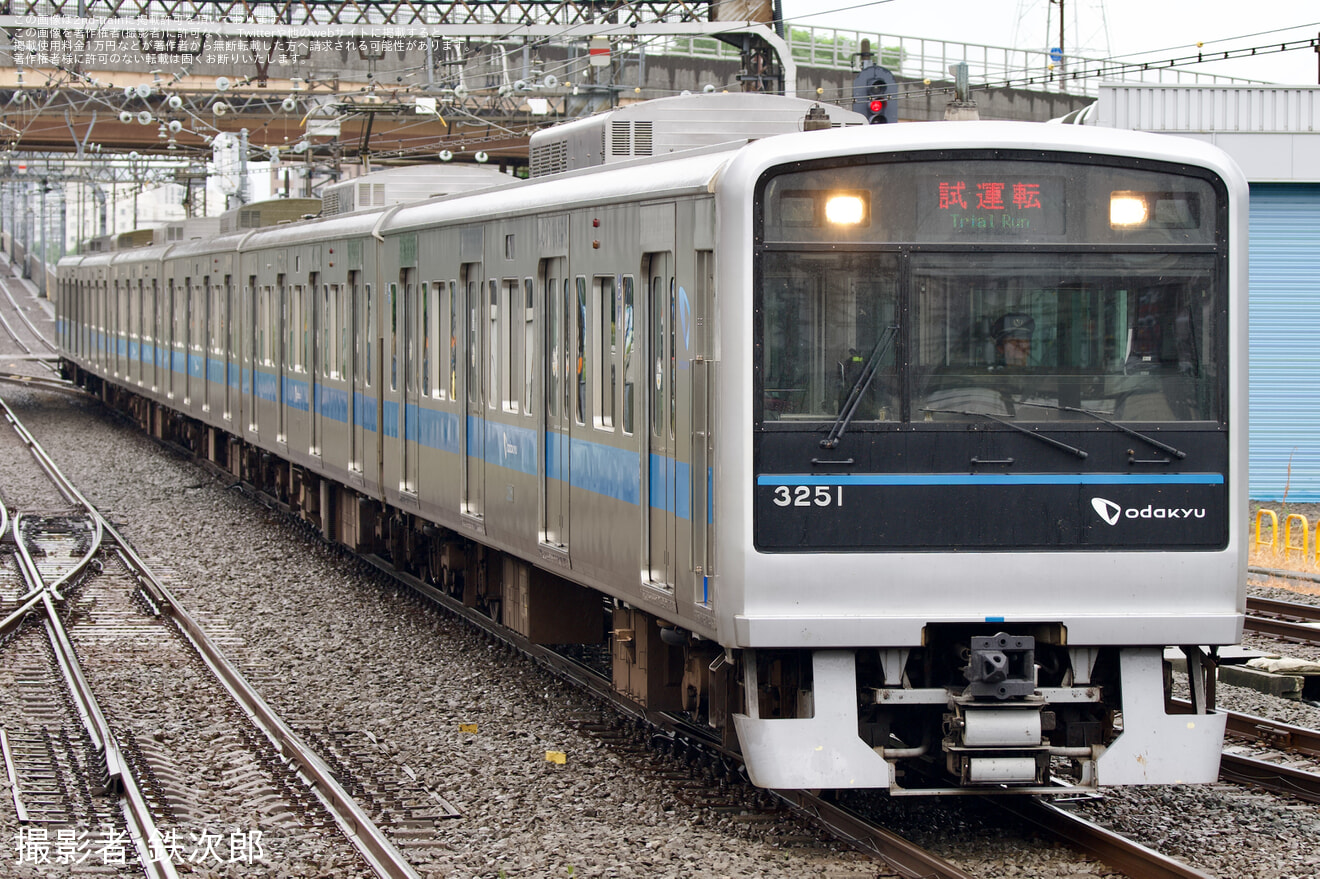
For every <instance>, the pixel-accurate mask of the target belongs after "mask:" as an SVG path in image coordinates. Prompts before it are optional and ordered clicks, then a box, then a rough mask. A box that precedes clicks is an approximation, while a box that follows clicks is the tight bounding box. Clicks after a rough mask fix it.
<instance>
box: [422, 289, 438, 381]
mask: <svg viewBox="0 0 1320 879" xmlns="http://www.w3.org/2000/svg"><path fill="white" fill-rule="evenodd" d="M438 287H439V285H438V284H429V283H427V282H425V281H423V282H422V393H423V394H425V395H426V396H428V397H429V396H431V389H432V388H434V387H435V384H436V383H435V377H434V376H433V375H432V373H431V369H432V367H433V366H434V365H435V358H434V357H432V351H433V350H434V349H435V347H436V345H437V339H438V335H439V334H438V333H437V328H436V324H437V323H438V322H439V316H438V315H437V314H436V310H435V305H434V303H433V302H431V297H432V295H433V294H434V291H435V290H436V289H437V288H438Z"/></svg>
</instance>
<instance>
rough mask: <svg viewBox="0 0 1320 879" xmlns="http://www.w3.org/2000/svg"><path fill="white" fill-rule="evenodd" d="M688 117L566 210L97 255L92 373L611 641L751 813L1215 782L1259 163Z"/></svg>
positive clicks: (624, 115)
mask: <svg viewBox="0 0 1320 879" xmlns="http://www.w3.org/2000/svg"><path fill="white" fill-rule="evenodd" d="M708 99H709V100H708ZM667 100H673V101H675V103H670V104H665V105H664V107H662V108H660V109H664V111H665V112H664V113H661V112H660V109H655V110H648V109H646V108H639V107H633V108H628V109H627V110H626V111H615V112H616V114H618V115H611V114H603V115H602V116H600V117H593V119H592V120H587V121H583V122H577V123H573V125H574V126H576V127H575V128H571V129H570V130H569V131H568V133H567V134H562V133H558V132H557V131H556V129H553V128H552V129H547V130H546V131H544V132H541V133H539V134H538V135H537V137H536V138H534V139H533V143H532V155H533V159H534V161H533V167H540V168H541V169H542V171H541V172H539V173H538V174H536V175H534V176H533V177H532V178H531V179H529V180H526V181H517V180H512V179H508V178H505V180H504V181H496V183H495V185H493V186H492V185H490V181H487V180H482V181H479V182H476V183H474V184H473V187H474V188H470V189H468V190H466V191H460V190H461V187H460V189H458V190H454V191H451V192H450V193H449V194H446V195H442V196H437V197H432V198H424V199H418V200H413V201H400V202H397V203H394V204H389V205H384V206H379V205H378V206H373V207H369V208H363V207H361V206H360V205H359V206H358V208H357V209H355V210H351V211H349V212H346V213H340V214H335V215H322V216H319V217H316V218H312V219H304V220H296V221H293V222H286V223H282V224H279V225H275V226H268V227H264V228H247V229H243V228H240V229H237V230H236V231H234V232H231V233H228V234H221V235H219V236H215V235H211V236H207V237H205V238H203V239H197V240H189V241H175V242H170V243H165V244H158V245H153V246H146V247H139V248H133V249H126V250H120V251H114V252H106V253H92V254H87V255H83V256H71V257H68V258H65V259H64V260H62V261H61V262H60V264H59V266H58V285H57V291H56V298H57V323H58V335H59V344H60V346H61V349H62V360H63V364H64V368H65V370H66V372H67V374H68V375H69V376H70V377H71V378H72V379H74V380H75V381H77V382H78V383H80V384H81V385H83V386H85V387H86V388H88V389H89V390H91V391H93V392H95V393H97V394H99V395H100V396H101V397H102V398H103V399H104V400H105V401H106V402H107V403H109V404H111V405H113V406H117V407H119V408H121V409H123V410H125V411H127V412H129V413H131V414H132V415H133V417H135V418H136V419H137V420H138V421H139V423H140V424H141V425H142V427H143V428H144V429H146V430H148V431H150V432H151V433H152V434H153V435H155V436H158V437H161V438H164V439H168V440H170V441H173V442H176V443H178V444H181V445H184V446H186V447H188V448H190V449H192V450H193V451H194V452H195V453H196V454H198V455H199V456H202V457H205V458H207V459H209V460H211V461H213V462H215V463H216V464H217V465H218V466H220V467H223V468H225V469H227V470H228V471H230V472H231V473H232V474H233V475H234V476H235V477H237V478H239V479H242V480H244V481H246V482H250V483H251V484H253V485H257V486H259V487H261V488H262V489H263V490H265V491H267V492H269V493H270V494H271V495H273V496H274V497H276V498H278V499H279V500H280V502H281V503H284V504H286V505H287V507H288V509H289V510H290V511H291V512H292V513H294V514H295V515H298V516H300V517H302V518H304V519H305V520H307V521H308V522H309V523H311V525H313V526H315V527H317V528H319V529H320V530H321V532H322V533H323V534H324V535H325V536H326V537H327V538H328V539H330V540H334V541H338V542H340V543H343V544H345V545H347V546H349V547H350V548H352V549H354V550H356V551H358V552H363V553H374V554H376V555H379V556H381V557H383V558H386V559H389V560H390V562H391V563H392V564H393V565H395V566H396V567H397V568H399V569H400V570H403V571H406V572H410V573H411V574H413V575H414V576H416V577H419V578H421V579H422V580H424V581H426V582H427V583H429V584H433V585H434V587H435V588H437V589H442V590H445V591H447V592H448V593H449V594H451V595H453V596H454V597H455V598H456V599H460V600H462V601H463V602H464V603H465V604H467V605H469V606H471V607H475V608H478V609H480V610H481V611H483V612H485V613H488V614H489V615H490V616H491V617H492V618H493V619H495V620H496V621H498V622H500V623H502V624H503V625H505V626H507V627H508V628H509V629H511V630H512V631H513V632H514V633H516V634H517V635H519V636H521V637H523V638H526V639H528V640H529V641H531V642H533V643H538V644H557V645H559V644H562V645H595V646H596V649H597V651H598V652H599V654H600V655H601V656H603V657H605V658H606V661H607V662H608V664H609V666H610V670H609V674H610V675H611V678H612V682H613V687H614V688H615V690H617V691H618V692H619V693H620V694H623V695H624V696H627V697H628V698H629V699H631V700H632V701H633V702H634V703H635V704H637V705H638V706H640V708H641V709H643V710H646V711H653V712H671V713H676V714H680V715H683V716H685V717H686V718H687V719H688V720H690V721H691V722H692V723H693V724H694V725H695V727H696V728H700V729H704V730H705V731H706V734H708V735H709V736H711V737H712V739H714V740H716V741H717V742H718V743H719V744H720V745H722V746H725V747H728V748H731V749H736V750H737V751H739V752H740V753H741V755H742V758H743V760H744V761H745V766H746V771H747V774H748V776H749V777H750V779H751V780H752V781H753V782H754V783H755V784H756V785H759V786H763V787H767V788H776V789H845V788H873V789H882V790H885V791H887V792H888V793H889V794H890V795H894V796H900V795H939V794H950V793H967V792H972V793H987V792H1001V793H1023V794H1027V793H1056V792H1059V791H1060V790H1077V789H1091V790H1094V789H1099V788H1105V787H1111V786H1122V785H1141V784H1171V783H1198V782H1211V781H1213V780H1214V779H1215V778H1216V777H1217V772H1218V763H1219V753H1220V750H1221V747H1222V739H1223V734H1224V730H1225V715H1224V713H1222V712H1221V711H1219V710H1217V709H1216V707H1215V698H1214V679H1215V674H1214V669H1215V665H1216V661H1217V657H1218V655H1219V651H1220V648H1222V647H1224V646H1226V645H1232V644H1236V643H1237V642H1238V641H1239V640H1240V636H1241V632H1242V624H1243V609H1244V597H1245V596H1244V591H1245V586H1244V583H1245V570H1246V548H1245V545H1244V544H1245V539H1246V531H1247V528H1246V525H1245V516H1246V509H1247V366H1248V364H1247V194H1248V193H1247V184H1246V181H1245V179H1244V177H1243V175H1242V173H1241V172H1240V171H1239V170H1238V169H1237V167H1236V166H1235V165H1234V163H1233V161H1232V160H1231V159H1230V158H1228V157H1227V156H1226V155H1225V154H1224V153H1222V152H1221V151H1219V150H1218V149H1216V148H1214V147H1213V146H1211V145H1208V144H1205V143H1201V142H1198V141H1195V140H1191V139H1185V138H1172V137H1167V136H1160V135H1153V134H1144V133H1139V132H1127V131H1115V130H1105V129H1100V128H1095V127H1080V126H1063V125H1048V124H1036V123H1013V122H930V123H912V124H900V125H883V126H882V125H857V124H854V122H855V119H853V118H852V116H853V115H855V114H848V113H846V111H838V108H833V110H832V111H831V113H833V115H830V114H826V113H823V112H822V111H821V109H820V107H818V106H815V105H813V104H812V102H810V101H798V100H797V99H793V98H778V99H774V100H776V101H778V103H776V104H774V105H773V108H774V110H775V113H777V114H778V117H777V118H779V122H778V123H776V124H777V125H779V127H778V128H775V127H774V126H771V129H772V130H769V131H766V132H762V133H758V132H759V131H760V127H761V126H762V124H763V122H764V120H766V119H768V118H769V117H770V116H772V115H774V114H769V113H766V112H764V111H765V110H766V108H767V107H770V106H772V105H768V104H761V103H757V102H756V101H752V100H751V98H750V97H748V96H740V97H738V98H737V99H734V98H732V97H728V96H719V95H710V96H692V97H691V98H684V99H682V100H679V99H667ZM721 100H722V101H724V103H719V101H721ZM699 101H706V103H702V104H701V106H702V107H705V108H706V110H704V111H702V112H704V113H705V114H706V115H704V116H702V115H701V113H696V111H695V110H693V108H694V107H696V106H697V103H698V102H699ZM712 101H713V102H714V103H712ZM786 102H791V103H786ZM654 103H656V104H662V103H663V102H654ZM711 108H713V109H711ZM689 110H692V111H693V113H696V115H691V114H689V113H688V111H689ZM835 111H837V112H835ZM648 113H649V114H650V115H648ZM822 116H829V118H828V119H825V120H824V121H822ZM787 117H792V119H791V125H790V126H789V127H790V128H791V129H792V130H789V131H787V133H779V132H784V130H785V129H784V125H783V124H782V121H783V118H787ZM692 118H695V119H697V120H698V122H699V123H700V124H697V123H691V122H690V120H691V119H692ZM712 119H717V120H719V122H720V123H721V124H720V125H712V124H710V121H711V120H712ZM813 120H814V123H815V124H813ZM721 125H722V126H723V128H721ZM740 126H741V127H740ZM662 130H663V136H662ZM729 131H735V132H738V133H737V134H735V135H734V136H737V138H738V139H737V140H731V139H730V136H729V134H728V132H729ZM762 134H763V135H764V136H762ZM703 139H704V140H703ZM721 141H723V142H721ZM662 144H668V145H667V146H664V147H663V148H661V145H662ZM1175 666H1176V667H1177V669H1178V673H1177V674H1175V673H1174V672H1173V669H1174V667H1175ZM437 673H443V670H437ZM1175 688H1177V689H1179V690H1185V692H1186V694H1187V696H1188V701H1187V702H1185V703H1184V702H1182V701H1175V700H1174V699H1172V694H1173V692H1174V690H1175Z"/></svg>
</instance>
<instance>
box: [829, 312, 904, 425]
mask: <svg viewBox="0 0 1320 879" xmlns="http://www.w3.org/2000/svg"><path fill="white" fill-rule="evenodd" d="M897 337H898V324H890V325H889V326H887V327H885V331H884V332H883V333H881V334H880V338H879V339H877V340H876V343H875V347H874V348H872V349H871V356H870V357H868V358H866V365H865V366H863V367H862V372H861V374H860V375H858V376H857V381H855V382H853V386H852V390H850V391H849V392H848V398H847V399H846V400H844V401H843V405H842V406H841V407H839V417H838V418H836V419H834V426H833V427H831V428H830V434H829V436H827V437H825V439H823V440H821V441H820V447H821V448H822V449H833V448H837V447H838V445H839V437H841V436H843V432H844V431H845V430H847V429H848V422H850V421H852V418H853V415H854V414H855V413H856V412H857V407H858V405H860V404H861V402H862V396H863V395H865V394H866V389H867V388H869V387H870V386H871V379H873V378H875V371H876V369H877V368H878V367H879V366H880V358H882V357H883V356H884V355H885V352H886V351H888V350H889V346H890V345H892V344H893V342H894V339H896V338H897Z"/></svg>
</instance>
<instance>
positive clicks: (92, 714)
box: [0, 399, 420, 879]
mask: <svg viewBox="0 0 1320 879" xmlns="http://www.w3.org/2000/svg"><path fill="white" fill-rule="evenodd" d="M0 408H2V409H3V410H4V413H5V417H6V419H8V420H9V422H10V424H11V426H12V427H13V428H14V430H15V431H17V432H18V434H19V436H20V438H22V440H23V442H24V444H25V445H27V446H28V448H29V450H30V451H31V452H32V454H33V455H34V457H36V459H37V461H38V463H39V464H40V466H41V467H42V469H43V470H45V471H46V473H47V474H48V475H49V476H50V478H51V479H52V481H53V482H54V483H55V484H56V486H57V488H58V490H59V491H60V493H61V494H63V495H64V496H65V497H66V498H67V499H69V500H70V501H71V502H75V503H77V504H79V505H80V506H82V507H83V508H84V509H85V510H86V511H87V514H88V515H89V516H90V518H91V520H92V521H93V522H94V523H95V535H94V539H93V548H92V550H91V551H90V552H89V553H88V554H87V555H86V556H84V557H83V558H82V559H81V560H80V561H79V562H78V563H77V565H75V566H74V567H73V568H72V569H70V570H69V571H67V572H66V573H65V574H64V575H63V576H61V577H60V578H59V580H58V581H56V583H54V584H47V583H44V582H42V579H41V575H40V572H39V571H38V570H37V567H36V564H35V563H34V561H33V559H32V558H31V555H30V554H29V553H28V552H27V550H26V547H25V546H24V544H23V541H22V540H18V541H16V543H17V544H18V546H19V548H20V553H19V555H20V563H19V567H20V569H21V570H22V572H23V575H24V579H25V580H27V582H28V585H29V587H30V589H29V591H28V593H27V595H25V596H24V598H23V604H22V605H21V606H20V607H19V608H18V609H17V610H15V611H14V612H13V613H11V614H10V615H9V616H8V617H6V618H5V619H4V620H3V621H0V636H3V633H4V632H6V631H8V630H10V629H12V628H13V627H14V626H16V625H17V624H18V622H19V621H21V620H22V618H23V617H24V616H26V615H27V614H28V613H29V612H32V611H35V610H37V608H38V606H40V607H41V609H43V610H44V611H45V617H46V628H47V631H48V633H49V635H50V640H51V646H52V649H53V650H54V651H55V655H56V658H57V660H58V663H59V667H60V670H61V673H62V674H63V676H64V678H65V681H66V683H67V684H68V687H69V690H70V693H71V694H72V696H73V699H74V705H75V707H76V708H77V711H78V714H79V716H80V717H81V718H82V720H83V724H84V726H85V727H86V729H87V731H88V734H89V735H90V737H91V739H92V741H93V743H94V745H95V747H96V749H97V750H98V751H99V752H100V753H102V754H103V756H104V760H105V764H106V773H107V779H108V781H109V783H110V784H112V785H115V786H117V787H118V788H119V789H120V794H121V796H122V797H123V798H124V812H125V817H126V819H128V820H129V821H130V822H131V823H132V824H133V827H134V831H135V832H136V833H137V834H138V836H137V838H135V839H134V842H135V844H136V845H137V846H138V853H139V857H140V858H141V860H142V864H143V867H144V869H145V870H146V872H147V875H148V876H149V877H150V879H175V877H176V876H177V873H176V871H175V870H174V867H173V864H172V863H170V862H169V860H168V859H165V860H155V859H153V857H152V852H151V851H150V850H149V848H147V847H146V846H147V845H148V842H147V841H149V840H152V839H158V838H159V836H158V834H157V833H156V831H155V826H154V823H152V819H151V815H150V812H149V811H148V809H147V804H146V799H145V797H144V796H143V795H142V791H141V789H140V788H139V787H138V785H137V782H136V780H135V779H134V778H133V777H132V773H131V772H129V770H128V767H127V764H126V763H125V761H124V760H123V757H122V756H121V754H120V750H119V746H118V744H117V743H116V741H115V738H114V734H113V732H112V731H111V729H110V727H109V724H108V722H107V721H106V719H105V716H104V714H103V713H102V712H101V709H100V708H99V706H98V705H97V703H96V699H95V697H94V696H93V694H92V692H91V689H90V687H89V686H88V685H87V682H86V679H85V677H84V675H83V674H82V670H81V667H80V666H79V663H78V659H77V655H76V653H75V652H74V649H73V645H72V642H71V641H70V639H69V637H68V634H67V632H65V631H64V627H63V624H62V623H61V621H60V617H59V613H58V610H57V608H56V606H55V604H54V601H55V600H62V599H61V597H60V596H59V594H58V592H56V591H55V586H56V585H57V584H63V583H66V582H68V581H69V580H70V579H71V578H72V577H74V576H76V575H77V573H78V572H79V571H81V570H83V569H85V568H86V566H87V565H88V564H90V561H91V559H92V558H94V557H95V555H96V554H97V552H99V550H100V548H101V545H102V541H103V537H108V538H109V540H110V541H112V542H113V544H114V547H115V550H116V552H118V554H119V556H120V558H121V559H122V560H123V561H124V564H125V565H126V567H127V568H128V569H129V570H130V571H131V572H132V573H133V576H134V578H135V579H136V580H137V581H138V583H139V584H140V585H141V587H142V593H143V595H144V596H146V597H147V599H148V601H149V602H150V603H151V604H152V605H153V606H154V609H155V610H156V612H157V613H164V614H166V615H167V616H168V618H169V619H170V620H171V621H172V622H174V623H175V625H176V626H177V627H178V629H179V631H180V633H181V634H182V635H183V636H184V638H185V639H186V640H187V641H188V642H189V643H190V644H191V645H192V647H193V649H194V650H196V651H197V654H198V656H200V657H201V658H202V660H203V662H205V663H206V665H207V667H208V668H209V669H210V670H211V672H212V674H214V675H215V676H216V677H217V678H218V679H220V680H221V681H222V682H223V683H224V685H225V687H226V689H227V690H228V691H229V692H230V694H231V695H232V696H233V697H234V699H235V701H237V702H238V703H239V705H240V706H241V707H242V709H243V710H244V712H245V713H246V714H247V716H248V717H249V719H250V720H251V721H252V723H253V724H254V725H255V726H256V727H257V728H258V729H260V730H261V731H262V733H263V734H264V735H266V736H267V738H269V739H270V741H271V742H272V743H273V744H275V746H276V747H277V748H278V749H279V750H280V753H282V754H284V755H285V756H286V757H287V758H288V759H290V760H291V761H292V762H293V763H294V764H295V765H296V766H297V768H298V769H299V770H300V772H301V773H302V774H303V775H305V776H306V777H307V778H308V779H309V780H310V783H311V786H312V788H313V790H314V791H315V793H316V794H317V796H318V797H319V798H320V799H321V800H322V802H323V803H324V804H325V805H326V808H327V810H328V811H329V812H330V814H331V815H333V816H334V818H335V821H336V823H337V824H338V825H339V827H340V829H341V830H342V831H343V832H344V835H345V836H347V837H348V839H349V841H350V842H351V843H352V844H353V846H354V847H355V848H356V849H357V850H358V852H359V854H361V855H362V857H363V859H364V860H365V861H366V862H367V864H368V866H369V867H370V868H371V870H372V871H373V872H374V873H375V874H376V875H377V876H379V877H381V879H420V876H419V874H418V873H417V872H416V870H415V869H414V868H413V867H412V865H411V864H409V863H408V862H407V860H406V859H405V858H404V857H403V855H402V854H401V853H400V852H399V851H398V849H396V848H395V847H394V845H393V843H391V842H390V841H389V840H388V839H387V838H386V837H385V835H384V833H383V832H382V831H381V829H380V828H379V827H377V826H376V824H375V822H373V821H372V820H371V818H370V816H368V815H367V813H366V812H365V811H364V810H363V809H362V807H361V806H360V805H358V804H357V802H355V801H354V800H353V798H352V797H351V796H349V794H348V792H347V791H346V790H345V789H344V788H343V787H342V786H341V785H340V783H339V782H338V780H336V778H335V777H334V774H333V773H332V771H331V769H330V767H329V765H328V764H326V762H325V761H324V760H322V759H321V758H320V757H319V756H318V755H317V754H316V753H315V752H314V751H313V750H312V749H311V748H310V747H309V746H308V745H307V744H306V743H305V742H303V741H302V740H301V739H300V738H299V737H298V736H297V735H296V734H295V733H294V732H293V730H292V729H291V728H290V727H289V726H288V725H287V724H286V723H285V722H284V721H283V720H282V719H281V718H280V717H279V716H278V715H277V714H276V713H275V712H274V711H273V710H272V709H271V708H270V706H269V705H267V704H266V702H265V700H264V699H262V698H261V696H260V695H258V694H257V692H256V690H254V689H253V688H252V686H251V685H250V684H248V682H247V681H246V679H244V677H243V676H242V674H241V673H240V672H239V671H238V669H237V668H236V667H234V666H233V665H232V664H231V663H230V662H229V661H228V660H227V659H226V658H225V657H224V655H223V654H222V653H221V651H220V650H219V648H218V647H216V646H215V644H214V643H213V642H212V641H211V640H210V638H209V637H207V635H206V632H205V631H204V630H203V629H202V627H201V626H200V625H199V624H198V623H197V622H196V620H194V619H193V618H192V617H191V616H190V615H189V614H188V613H187V611H186V610H184V608H183V606H182V605H181V604H180V603H179V602H178V601H177V600H175V598H174V596H173V595H172V594H171V593H170V592H169V590H168V589H167V588H166V587H165V585H164V584H163V583H161V582H160V581H159V580H158V579H157V578H156V577H155V575H154V574H152V572H151V570H150V569H149V568H148V567H147V565H146V563H145V562H144V561H143V560H142V559H141V557H139V556H138V555H137V553H136V552H135V551H134V550H133V548H132V547H131V546H130V545H129V544H128V541H126V540H125V539H124V538H123V536H122V535H120V534H119V532H118V531H117V530H116V529H115V528H114V526H113V525H111V524H110V522H109V521H108V520H106V519H105V518H104V517H103V516H102V515H101V514H100V512H99V511H97V509H96V508H95V507H94V506H92V504H91V503H90V502H88V501H87V500H86V498H84V497H83V495H82V494H81V492H79V491H78V489H77V488H76V487H75V486H74V485H73V484H72V482H70V481H69V480H68V479H67V478H66V477H65V476H64V474H63V473H61V472H60V470H59V468H58V467H57V466H56V465H55V463H54V461H53V460H51V459H50V457H49V455H47V454H46V452H45V450H44V449H42V448H41V446H40V445H39V444H38V443H37V442H36V439H35V438H34V437H33V436H32V435H31V433H30V432H28V431H27V429H26V427H24V426H23V424H22V423H21V422H20V421H19V420H18V418H17V416H15V415H14V413H13V411H12V410H11V409H10V408H9V406H8V404H6V403H5V402H4V400H2V399H0ZM20 519H21V517H15V522H14V530H15V532H16V533H17V531H18V526H19V520H20Z"/></svg>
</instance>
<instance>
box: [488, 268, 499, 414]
mask: <svg viewBox="0 0 1320 879" xmlns="http://www.w3.org/2000/svg"><path fill="white" fill-rule="evenodd" d="M489 289H490V334H489V335H488V336H487V337H486V338H487V339H489V340H490V384H488V385H487V386H486V387H487V388H489V389H490V398H489V399H487V400H486V406H487V408H490V409H494V408H495V406H496V403H495V401H496V399H498V398H499V397H500V391H499V388H500V368H499V367H500V327H499V317H500V313H499V312H500V285H499V282H498V281H496V280H495V279H494V278H491V279H490V282H489Z"/></svg>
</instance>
